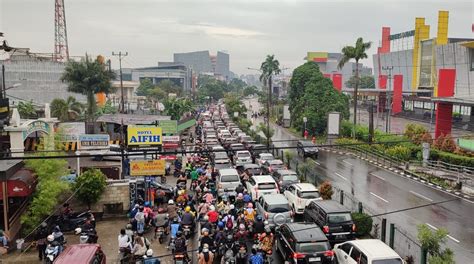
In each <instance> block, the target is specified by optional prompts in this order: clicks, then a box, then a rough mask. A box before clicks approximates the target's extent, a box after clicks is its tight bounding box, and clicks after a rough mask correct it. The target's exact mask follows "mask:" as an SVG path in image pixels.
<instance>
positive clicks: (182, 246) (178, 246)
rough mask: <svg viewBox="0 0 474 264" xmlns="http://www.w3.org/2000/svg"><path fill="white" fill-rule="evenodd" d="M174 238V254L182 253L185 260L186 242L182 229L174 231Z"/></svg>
mask: <svg viewBox="0 0 474 264" xmlns="http://www.w3.org/2000/svg"><path fill="white" fill-rule="evenodd" d="M176 236H177V237H176V240H175V241H174V244H175V249H174V252H175V254H176V255H184V256H185V259H186V260H187V259H188V253H187V251H188V249H187V248H188V247H187V245H186V244H187V243H186V238H185V237H184V235H183V232H182V231H178V232H177V233H176Z"/></svg>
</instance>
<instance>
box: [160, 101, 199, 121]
mask: <svg viewBox="0 0 474 264" xmlns="http://www.w3.org/2000/svg"><path fill="white" fill-rule="evenodd" d="M163 105H164V106H165V114H166V115H169V116H171V119H172V120H178V121H179V120H180V119H181V117H182V116H183V115H184V114H185V113H187V112H190V111H192V110H193V104H192V102H191V101H190V100H189V99H186V98H178V99H177V98H169V99H167V100H165V101H164V103H163Z"/></svg>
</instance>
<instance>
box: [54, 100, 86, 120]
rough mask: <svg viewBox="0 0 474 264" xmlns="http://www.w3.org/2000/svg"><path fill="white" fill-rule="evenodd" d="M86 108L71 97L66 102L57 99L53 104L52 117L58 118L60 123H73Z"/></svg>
mask: <svg viewBox="0 0 474 264" xmlns="http://www.w3.org/2000/svg"><path fill="white" fill-rule="evenodd" d="M83 108H84V106H83V105H82V104H81V103H80V102H78V101H76V98H74V97H72V96H69V97H68V98H67V99H66V100H64V99H60V98H56V99H54V100H53V101H52V102H51V116H53V117H57V118H58V119H59V121H61V122H65V121H72V120H74V119H76V118H77V117H78V116H80V115H81V112H82V110H83Z"/></svg>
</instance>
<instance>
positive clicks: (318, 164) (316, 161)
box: [313, 160, 321, 165]
mask: <svg viewBox="0 0 474 264" xmlns="http://www.w3.org/2000/svg"><path fill="white" fill-rule="evenodd" d="M313 162H314V163H316V164H317V165H321V163H319V162H317V161H315V160H313Z"/></svg>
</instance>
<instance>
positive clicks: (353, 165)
mask: <svg viewBox="0 0 474 264" xmlns="http://www.w3.org/2000/svg"><path fill="white" fill-rule="evenodd" d="M342 162H344V163H347V164H349V165H350V166H354V164H352V163H350V162H348V161H346V160H343V161H342Z"/></svg>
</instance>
